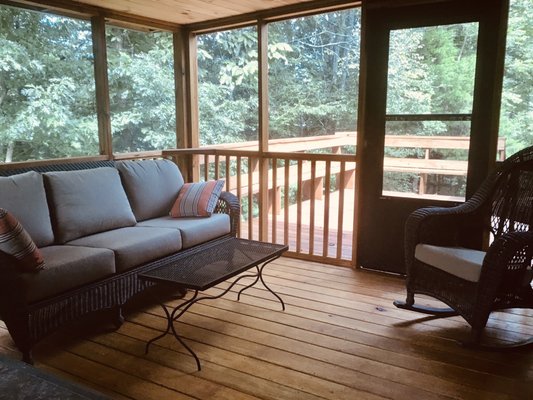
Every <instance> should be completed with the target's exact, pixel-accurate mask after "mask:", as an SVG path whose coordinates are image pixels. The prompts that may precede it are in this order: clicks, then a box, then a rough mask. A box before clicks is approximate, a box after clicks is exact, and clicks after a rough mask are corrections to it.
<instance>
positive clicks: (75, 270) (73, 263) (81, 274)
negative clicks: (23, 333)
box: [22, 245, 115, 303]
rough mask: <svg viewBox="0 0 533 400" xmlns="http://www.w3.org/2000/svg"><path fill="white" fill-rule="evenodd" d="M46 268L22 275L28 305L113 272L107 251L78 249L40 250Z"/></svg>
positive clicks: (109, 254)
mask: <svg viewBox="0 0 533 400" xmlns="http://www.w3.org/2000/svg"><path fill="white" fill-rule="evenodd" d="M41 254H42V255H43V258H44V260H45V262H46V268H44V269H42V270H40V271H38V272H32V273H25V274H22V279H23V280H24V285H25V287H26V288H27V300H28V302H30V303H32V302H35V301H38V300H43V299H45V298H47V297H51V296H54V295H57V294H60V293H62V292H65V291H67V290H70V289H73V288H76V287H79V286H83V285H86V284H88V283H91V282H95V281H98V280H100V279H103V278H105V277H107V276H109V275H112V274H113V273H115V257H114V254H113V252H112V251H111V250H108V249H95V248H90V247H81V246H65V245H62V246H47V247H43V248H41Z"/></svg>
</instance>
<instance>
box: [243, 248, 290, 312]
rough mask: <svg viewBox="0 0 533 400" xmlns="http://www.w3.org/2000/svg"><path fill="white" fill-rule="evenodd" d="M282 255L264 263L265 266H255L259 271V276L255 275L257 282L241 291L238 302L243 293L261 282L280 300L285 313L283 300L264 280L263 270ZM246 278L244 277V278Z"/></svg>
mask: <svg viewBox="0 0 533 400" xmlns="http://www.w3.org/2000/svg"><path fill="white" fill-rule="evenodd" d="M280 257H281V255H279V256H276V257H274V258H271V259H270V260H267V261H265V262H264V263H263V265H261V267H259V266H257V265H256V266H255V268H256V269H257V275H255V281H253V283H251V284H250V285H248V286H245V287H244V288H242V289H241V290H240V291H239V294H238V295H237V300H239V299H240V297H241V293H242V292H244V291H245V290H246V289H249V288H251V287H252V286H254V285H255V284H256V283H257V282H258V281H261V283H262V284H263V286H264V287H265V288H266V289H267V290H268V291H269V292H270V293H272V294H273V295H274V296H276V298H277V299H278V300H279V302H280V303H281V308H282V309H283V311H285V303H284V302H283V300H282V299H281V297H279V295H278V294H277V293H276V292H274V291H273V290H272V289H271V288H270V287H269V286H268V285H267V284H266V282H265V280H264V279H263V269H264V268H265V267H266V266H267V265H268V264H270V263H271V262H272V261H274V260H277V259H278V258H280ZM243 278H244V276H243Z"/></svg>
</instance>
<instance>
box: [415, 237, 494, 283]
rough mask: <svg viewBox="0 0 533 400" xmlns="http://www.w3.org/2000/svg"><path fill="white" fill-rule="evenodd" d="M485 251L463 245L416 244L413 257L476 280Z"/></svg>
mask: <svg viewBox="0 0 533 400" xmlns="http://www.w3.org/2000/svg"><path fill="white" fill-rule="evenodd" d="M485 254H486V253H485V252H484V251H479V250H472V249H465V248H463V247H441V246H432V245H429V244H418V245H416V248H415V258H416V259H417V260H419V261H422V262H423V263H424V264H428V265H431V266H432V267H435V268H438V269H440V270H442V271H445V272H447V273H449V274H452V275H455V276H457V277H459V278H461V279H464V280H467V281H470V282H478V281H479V276H480V274H481V266H482V265H483V259H484V258H485Z"/></svg>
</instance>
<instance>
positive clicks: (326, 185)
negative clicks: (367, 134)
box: [322, 160, 331, 257]
mask: <svg viewBox="0 0 533 400" xmlns="http://www.w3.org/2000/svg"><path fill="white" fill-rule="evenodd" d="M330 186H331V161H329V160H327V161H326V178H325V180H324V238H323V246H322V256H323V257H327V256H328V248H329V197H330V196H329V191H330Z"/></svg>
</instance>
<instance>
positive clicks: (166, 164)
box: [116, 160, 183, 221]
mask: <svg viewBox="0 0 533 400" xmlns="http://www.w3.org/2000/svg"><path fill="white" fill-rule="evenodd" d="M116 167H117V169H118V170H119V171H120V176H121V178H122V183H123V184H124V188H125V189H126V193H127V195H128V199H129V201H130V204H131V208H132V209H133V213H134V214H135V218H137V221H144V220H145V219H149V218H156V217H162V216H163V215H168V212H169V211H170V208H171V207H172V204H173V203H174V201H175V200H176V197H177V196H178V192H179V190H180V189H181V187H182V186H183V177H182V175H181V172H180V170H179V169H178V167H177V165H176V164H174V163H173V162H172V161H170V160H142V161H119V162H117V163H116Z"/></svg>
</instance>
